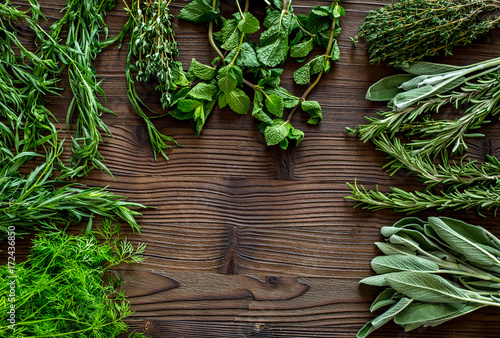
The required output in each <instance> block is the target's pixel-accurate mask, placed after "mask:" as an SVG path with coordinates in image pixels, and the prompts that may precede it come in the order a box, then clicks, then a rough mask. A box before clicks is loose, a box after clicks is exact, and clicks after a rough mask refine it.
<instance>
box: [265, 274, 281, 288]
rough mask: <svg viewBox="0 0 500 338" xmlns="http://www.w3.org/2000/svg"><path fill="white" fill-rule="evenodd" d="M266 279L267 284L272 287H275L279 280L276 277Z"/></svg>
mask: <svg viewBox="0 0 500 338" xmlns="http://www.w3.org/2000/svg"><path fill="white" fill-rule="evenodd" d="M266 279H267V282H268V283H269V284H271V285H272V286H276V285H278V284H279V282H280V278H279V277H277V276H268V277H266Z"/></svg>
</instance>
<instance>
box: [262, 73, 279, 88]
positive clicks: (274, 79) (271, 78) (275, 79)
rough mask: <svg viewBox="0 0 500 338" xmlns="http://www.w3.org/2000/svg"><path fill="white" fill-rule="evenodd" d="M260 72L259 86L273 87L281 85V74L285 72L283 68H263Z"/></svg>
mask: <svg viewBox="0 0 500 338" xmlns="http://www.w3.org/2000/svg"><path fill="white" fill-rule="evenodd" d="M260 73H261V78H260V80H259V83H258V84H259V86H261V87H271V88H278V87H279V85H280V83H281V74H283V68H271V69H267V68H261V69H260Z"/></svg>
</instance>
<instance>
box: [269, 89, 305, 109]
mask: <svg viewBox="0 0 500 338" xmlns="http://www.w3.org/2000/svg"><path fill="white" fill-rule="evenodd" d="M266 94H269V95H270V94H276V95H278V96H279V97H282V98H283V100H284V102H285V108H289V109H291V108H294V107H295V106H296V105H298V104H299V101H300V99H299V98H298V97H297V96H295V95H293V94H292V93H290V92H289V91H288V90H286V89H285V88H283V87H276V88H269V89H266Z"/></svg>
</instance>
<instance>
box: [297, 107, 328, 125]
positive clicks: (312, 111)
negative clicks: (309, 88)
mask: <svg viewBox="0 0 500 338" xmlns="http://www.w3.org/2000/svg"><path fill="white" fill-rule="evenodd" d="M300 107H301V108H302V110H303V111H305V112H306V113H308V114H309V115H311V117H310V118H309V120H308V121H307V123H309V124H318V123H320V122H321V121H322V120H323V113H322V111H321V106H320V105H319V102H318V101H302V103H301V104H300Z"/></svg>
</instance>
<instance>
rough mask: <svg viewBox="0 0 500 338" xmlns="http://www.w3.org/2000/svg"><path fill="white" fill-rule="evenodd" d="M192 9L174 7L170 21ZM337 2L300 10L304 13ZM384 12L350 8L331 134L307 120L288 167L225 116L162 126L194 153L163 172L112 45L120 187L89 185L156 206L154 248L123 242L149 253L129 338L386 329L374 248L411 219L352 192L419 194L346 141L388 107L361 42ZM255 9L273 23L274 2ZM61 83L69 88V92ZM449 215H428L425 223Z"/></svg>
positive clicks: (130, 271)
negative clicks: (373, 88) (375, 96)
mask: <svg viewBox="0 0 500 338" xmlns="http://www.w3.org/2000/svg"><path fill="white" fill-rule="evenodd" d="M13 2H14V3H15V4H16V3H18V4H21V1H13ZM187 2H188V1H187V0H183V1H175V2H173V4H172V9H173V13H174V14H177V13H178V12H179V10H180V8H182V6H184V5H185V4H186V3H187ZM64 3H65V2H64V1H62V0H57V1H53V2H49V1H46V0H44V1H41V4H42V9H44V13H46V15H47V17H48V19H49V22H48V23H47V25H49V24H50V22H51V21H53V20H54V19H56V18H58V17H60V11H61V9H62V8H63V7H64ZM229 3H230V2H227V1H226V2H224V5H225V7H226V8H228V9H229V10H227V11H225V12H224V15H226V16H227V15H228V14H229V12H230V10H232V9H234V5H230V4H229ZM327 3H328V2H326V1H318V0H315V1H305V0H302V1H299V0H296V1H294V4H295V5H296V8H297V11H299V12H302V13H305V12H307V11H308V10H309V9H310V8H312V7H313V6H316V5H325V4H327ZM385 3H389V1H386V0H373V1H344V2H343V6H344V7H345V9H346V12H347V15H346V17H345V18H342V27H343V31H342V34H341V36H340V37H339V44H340V48H341V52H342V57H341V60H340V61H339V62H338V63H337V64H335V65H334V67H333V68H332V71H331V72H330V73H329V74H328V75H326V76H325V77H324V78H323V79H322V81H321V86H320V87H318V88H317V89H316V90H315V91H314V92H313V93H312V94H311V96H310V98H311V99H312V100H318V101H319V102H320V103H321V104H322V106H323V111H324V121H323V122H322V123H321V124H320V125H318V126H308V125H307V124H306V120H307V117H306V116H305V115H303V114H297V116H296V118H295V120H294V125H296V126H297V127H298V128H299V129H302V130H304V131H305V133H306V138H305V139H304V141H303V143H302V144H301V145H300V146H299V147H298V148H293V149H290V150H289V151H286V152H285V151H282V150H280V149H277V148H276V147H272V148H269V147H266V145H265V142H264V139H263V137H262V135H261V134H260V132H258V130H257V123H256V122H255V121H254V120H253V119H252V118H251V116H239V115H236V114H234V113H232V112H230V111H228V110H227V109H223V110H216V111H214V113H213V114H212V115H211V116H210V118H209V120H208V121H207V124H206V127H205V130H204V131H203V133H202V135H201V137H199V138H196V137H195V136H194V133H193V131H192V130H191V127H190V126H189V125H188V124H186V123H185V122H180V121H175V120H173V119H172V118H169V117H164V118H161V119H157V120H156V123H157V125H158V127H159V129H160V130H161V131H162V132H164V133H166V134H168V135H171V136H173V137H174V138H175V139H176V140H177V141H179V143H181V144H182V147H174V148H173V149H172V151H171V152H170V153H169V157H170V160H169V161H165V160H163V159H159V160H158V161H154V159H153V156H152V152H151V149H150V146H149V140H148V138H147V132H146V129H145V127H144V124H143V123H142V122H141V121H140V119H139V118H138V117H137V116H136V115H135V112H134V111H133V109H132V108H131V106H130V104H129V102H128V100H127V96H126V84H125V74H124V68H125V56H126V45H124V47H123V48H122V49H121V50H118V49H117V46H111V47H109V48H107V49H106V50H105V51H103V53H102V54H101V55H99V57H98V58H97V59H96V60H95V62H94V64H95V66H96V69H97V72H98V74H99V75H100V76H102V78H103V89H104V91H105V92H106V98H107V103H106V106H107V107H109V108H110V109H111V110H113V111H114V112H115V113H116V114H117V116H111V115H104V116H103V119H104V120H105V122H106V123H107V124H108V125H109V126H110V128H111V131H112V132H113V135H114V137H113V138H111V139H110V140H109V142H107V143H104V144H102V145H101V147H100V149H101V152H102V154H103V156H104V157H105V159H106V164H107V166H108V167H109V168H110V170H111V171H112V172H113V175H114V180H113V179H112V178H110V177H109V176H108V175H106V174H105V173H101V172H97V171H95V172H93V173H92V174H91V175H90V176H89V177H87V178H85V179H82V180H81V182H84V183H87V184H89V185H95V186H107V185H109V187H110V190H111V191H113V192H115V193H117V194H120V195H124V196H128V197H129V198H130V200H132V201H135V202H139V203H143V204H145V205H148V206H150V207H154V208H150V209H147V210H144V211H143V216H142V217H139V219H138V220H139V222H140V225H141V227H142V233H141V234H134V233H132V232H131V231H130V230H129V229H127V228H126V227H124V230H123V234H124V235H127V236H128V238H130V239H131V240H132V241H133V242H134V243H137V242H146V243H147V245H148V248H147V251H146V257H147V259H146V261H145V262H144V263H143V264H139V265H135V266H126V267H121V268H120V269H117V270H116V271H115V272H116V273H117V274H118V275H119V276H120V277H121V278H122V279H123V280H124V286H123V287H124V288H125V289H126V290H127V293H128V294H129V295H130V297H131V302H132V310H134V311H135V313H134V314H133V315H132V316H131V317H130V318H129V319H128V320H127V322H128V323H129V324H130V327H131V329H132V330H137V331H140V332H146V333H147V334H148V335H150V336H151V337H154V338H156V337H158V338H164V337H168V338H170V337H175V338H177V337H179V338H183V337H262V338H264V337H266V338H267V337H291V338H292V337H293V338H295V337H298V338H301V337H304V338H305V337H354V336H355V333H356V332H357V331H358V330H359V328H361V327H362V325H363V324H364V323H365V322H366V321H368V320H369V319H371V318H373V317H374V316H375V314H371V313H370V312H369V305H370V303H371V301H372V300H373V299H374V297H375V296H376V294H377V292H378V289H377V288H374V287H368V286H363V285H359V284H358V281H359V280H360V279H361V278H364V277H367V276H370V275H372V274H373V272H372V271H371V270H370V265H369V263H370V260H371V259H372V258H373V257H375V255H376V254H377V250H376V248H375V246H374V244H373V243H374V242H376V241H379V240H381V236H380V234H379V229H380V228H381V227H382V226H385V225H391V224H392V223H394V222H395V221H397V220H398V219H400V218H401V217H403V215H401V214H395V213H393V212H390V211H381V212H376V213H373V212H369V211H365V210H362V209H359V208H357V209H354V208H353V206H354V204H355V203H353V202H350V201H347V200H345V199H344V197H345V196H347V195H348V194H349V188H348V187H347V185H346V184H345V183H346V182H350V183H352V182H354V180H355V179H357V180H358V182H359V183H360V184H364V185H366V186H367V187H370V188H374V187H375V186H376V185H379V186H380V189H381V190H384V191H387V190H388V189H389V186H398V187H401V188H406V189H410V190H419V189H422V185H421V184H420V183H419V182H417V181H416V180H415V179H414V178H407V177H405V176H404V175H403V174H399V173H398V174H396V175H394V176H392V177H390V176H389V175H388V174H387V173H386V172H384V170H383V169H382V168H381V167H382V165H383V164H384V163H385V157H384V155H383V154H382V153H380V152H377V151H375V149H374V146H373V145H371V144H363V143H362V142H360V141H359V140H358V139H357V138H356V137H354V136H350V135H346V134H345V127H348V126H349V127H353V126H355V125H357V124H362V123H365V120H364V116H365V115H366V116H375V115H376V112H377V110H378V109H380V108H381V107H383V106H382V105H380V104H376V103H372V102H368V101H366V100H365V99H364V97H365V92H366V89H367V88H368V86H369V85H371V84H372V83H374V82H375V81H377V80H378V79H380V78H381V77H383V76H386V75H389V74H393V73H395V72H396V71H395V70H394V69H392V68H390V67H387V66H385V65H377V66H376V65H370V64H369V62H368V60H367V57H366V52H365V49H364V44H363V41H361V42H360V44H359V47H357V48H355V47H353V46H352V44H351V42H350V37H351V36H354V35H355V34H356V33H357V30H358V27H359V25H360V24H361V22H362V20H363V18H364V16H365V15H366V14H367V13H368V11H370V10H373V9H376V8H377V7H379V6H381V5H383V4H385ZM231 6H233V7H231ZM251 6H252V9H255V11H256V14H257V15H260V17H261V16H262V14H263V12H264V10H263V4H262V2H252V5H251ZM126 19H127V16H126V13H125V11H124V10H123V4H122V3H120V2H117V5H116V8H115V9H114V10H113V11H111V12H110V13H109V15H108V16H107V22H108V24H109V28H110V34H111V35H116V34H118V33H119V32H120V30H121V27H122V25H123V23H124V22H125V21H126ZM176 23H177V24H178V26H177V39H178V41H179V42H180V43H181V47H180V51H181V55H180V57H179V60H180V61H182V62H183V63H184V65H185V67H186V68H187V65H188V64H189V62H190V60H191V59H192V58H193V57H195V58H196V59H197V60H199V61H201V62H207V63H208V62H210V61H211V60H212V59H213V58H214V57H215V53H214V52H213V51H212V50H211V49H210V46H209V44H208V43H207V40H206V27H205V26H203V25H194V24H191V23H186V22H176ZM499 45H500V32H498V31H495V32H492V33H490V34H488V35H487V36H486V37H484V38H483V39H481V40H480V41H478V42H477V43H475V44H473V45H471V46H469V47H465V48H460V49H458V50H457V51H456V53H455V55H454V56H453V58H444V57H441V58H436V59H435V60H438V61H439V60H441V61H446V62H450V63H455V64H467V63H472V62H477V61H480V60H485V59H488V58H491V57H494V56H497V54H498V47H499ZM286 66H287V70H286V72H285V74H284V76H283V85H284V86H285V87H287V88H288V89H290V90H291V91H292V92H294V93H296V94H298V95H300V94H301V93H302V92H303V91H304V89H305V88H303V87H302V86H297V85H293V83H292V73H293V69H296V68H297V65H296V64H295V63H293V62H290V63H287V64H286ZM288 67H291V68H288ZM61 84H62V85H63V86H65V87H66V89H67V87H68V83H67V80H66V79H64V80H63V81H62V82H61ZM138 91H139V93H140V95H141V97H142V98H143V99H144V102H146V103H147V104H148V105H150V106H151V107H152V108H153V109H154V110H155V111H157V112H158V113H163V111H162V110H161V107H160V105H159V97H158V94H157V93H156V92H155V91H154V85H153V84H147V85H140V86H138ZM63 95H64V98H63V99H60V98H55V97H50V98H49V99H50V100H51V101H52V102H51V104H50V105H49V107H50V109H51V110H52V111H53V112H54V113H55V114H56V116H57V117H58V118H59V119H60V121H64V116H65V112H66V109H67V107H68V103H69V97H70V93H69V91H68V90H65V91H64V92H63ZM60 128H61V129H62V130H63V131H62V132H61V136H62V137H65V138H66V139H69V134H68V133H67V132H66V131H64V130H65V126H64V125H62V124H61V125H60ZM485 130H486V135H487V138H485V139H478V140H473V141H472V142H471V153H472V157H473V158H475V159H478V160H482V159H483V158H484V153H485V152H486V153H491V154H493V155H497V156H498V155H500V128H498V123H492V124H491V125H490V126H488V127H487V128H485ZM65 158H68V155H67V154H66V155H65ZM436 214H437V213H436V212H435V211H432V210H429V211H426V212H422V213H419V214H418V216H420V217H427V216H429V215H436ZM442 215H447V216H452V217H457V218H460V219H462V220H464V221H468V222H470V223H474V224H478V225H484V226H487V227H488V230H491V231H492V232H493V233H495V234H496V235H497V236H500V228H498V226H497V227H495V224H496V223H498V222H497V219H496V218H495V217H493V216H492V215H491V213H487V215H488V217H486V218H481V217H478V215H477V214H476V213H475V211H474V210H470V211H460V212H452V211H447V212H443V213H442ZM78 230H79V229H78V227H75V228H73V229H72V231H78ZM27 241H28V239H26V241H25V242H22V244H20V245H21V246H20V248H21V252H20V255H23V254H25V253H26V252H27V250H28V245H27ZM499 315H500V312H499V310H498V309H491V308H485V309H482V310H480V311H477V312H476V313H473V314H470V315H468V316H466V317H464V318H463V319H459V320H455V321H452V322H450V323H447V324H444V325H441V326H439V327H436V328H425V329H421V330H416V332H411V333H404V332H403V331H402V329H401V328H400V327H398V326H396V325H394V324H389V325H387V326H384V327H383V328H381V329H379V330H378V331H376V332H375V333H374V334H373V335H372V337H424V336H432V337H438V338H451V337H454V338H455V337H498V335H499V332H500V322H499V321H498V316H499Z"/></svg>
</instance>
